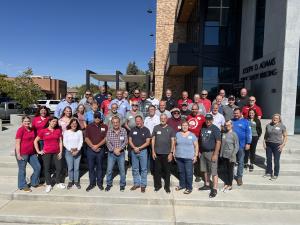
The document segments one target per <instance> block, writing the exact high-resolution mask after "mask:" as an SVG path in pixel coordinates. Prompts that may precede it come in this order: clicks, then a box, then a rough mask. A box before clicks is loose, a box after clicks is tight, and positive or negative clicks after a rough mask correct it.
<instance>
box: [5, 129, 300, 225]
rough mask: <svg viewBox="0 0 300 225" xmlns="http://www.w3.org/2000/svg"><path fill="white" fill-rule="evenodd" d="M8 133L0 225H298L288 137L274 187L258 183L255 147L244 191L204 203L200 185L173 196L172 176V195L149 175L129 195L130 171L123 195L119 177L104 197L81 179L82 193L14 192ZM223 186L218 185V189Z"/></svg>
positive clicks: (299, 196) (299, 144) (299, 182)
mask: <svg viewBox="0 0 300 225" xmlns="http://www.w3.org/2000/svg"><path fill="white" fill-rule="evenodd" d="M7 128H8V129H7V130H5V131H3V132H1V133H0V183H1V184H2V185H0V224H8V223H9V224H11V223H14V224H131V225H132V224H201V225H204V224H218V225H220V224H222V225H225V224H226V225H227V224H228V225H229V224H231V225H232V224H239V225H240V224H242V225H243V224H245V225H246V224H247V225H250V224H254V225H255V224H257V225H258V224H260V225H261V224H270V225H271V224H272V225H274V224H275V225H283V224H288V225H289V224H293V225H296V224H299V219H300V216H299V215H300V179H299V178H300V136H289V142H288V145H287V147H286V151H285V152H284V153H283V155H282V158H281V173H280V177H279V178H278V180H277V181H275V182H274V181H270V180H268V179H265V178H263V177H262V175H263V174H264V167H265V165H264V155H265V153H264V150H263V149H262V144H261V141H260V143H259V145H258V164H257V165H256V166H255V170H254V172H252V173H250V172H248V171H245V176H244V185H243V186H241V187H237V186H236V185H235V184H234V187H233V190H232V191H231V192H229V193H222V192H219V193H218V195H217V197H216V198H215V199H209V198H208V194H209V193H208V192H199V191H198V190H197V188H198V187H200V186H202V185H203V183H202V182H201V183H194V191H193V193H192V194H191V195H188V196H187V195H184V194H183V193H182V192H176V191H175V190H174V188H175V186H176V185H178V180H177V179H176V178H175V177H174V176H172V177H171V183H172V192H171V194H166V193H165V192H164V191H163V190H161V191H159V192H158V193H154V191H153V179H152V177H151V176H150V175H149V176H148V188H147V192H146V193H145V194H142V193H140V192H139V191H135V192H131V191H129V187H130V186H131V185H132V175H131V170H128V173H127V187H126V188H127V189H126V190H125V192H124V193H120V192H119V189H118V182H119V176H117V177H116V178H115V181H114V187H113V188H112V190H111V192H109V193H106V192H103V191H99V189H96V188H95V189H94V190H92V191H91V192H89V193H87V192H85V188H86V187H87V185H88V175H87V174H84V175H83V176H82V177H81V183H82V189H81V190H77V189H75V188H73V189H71V190H58V189H56V188H54V189H53V190H52V191H51V192H50V193H49V194H46V193H45V192H44V188H37V189H34V190H33V192H32V193H24V192H22V191H19V190H17V188H16V187H17V165H16V161H15V158H14V156H11V155H10V154H11V152H12V151H13V150H14V136H15V132H16V129H17V128H16V127H13V126H7ZM29 167H30V166H29ZM29 167H28V176H29V174H30V172H31V168H29ZM222 185H223V183H222V181H221V180H220V184H219V186H220V188H221V187H222Z"/></svg>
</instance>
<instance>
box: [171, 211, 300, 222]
mask: <svg viewBox="0 0 300 225" xmlns="http://www.w3.org/2000/svg"><path fill="white" fill-rule="evenodd" d="M174 212H175V217H176V224H178V225H186V224H189V225H194V224H195V225H196V224H197V225H298V224H299V211H297V210H284V211H282V210H265V209H243V208H239V209H235V208H231V207H226V208H225V207H216V208H213V209H212V208H210V207H205V206H203V207H190V206H175V207H174Z"/></svg>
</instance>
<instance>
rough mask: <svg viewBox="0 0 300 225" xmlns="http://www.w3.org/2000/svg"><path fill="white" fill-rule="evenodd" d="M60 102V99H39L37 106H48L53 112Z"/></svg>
mask: <svg viewBox="0 0 300 225" xmlns="http://www.w3.org/2000/svg"><path fill="white" fill-rule="evenodd" d="M58 103H60V100H38V101H37V106H46V107H47V108H48V109H49V110H50V112H51V113H53V112H54V111H55V109H56V107H57V105H58Z"/></svg>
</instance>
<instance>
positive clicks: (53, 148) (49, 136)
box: [34, 117, 66, 193]
mask: <svg viewBox="0 0 300 225" xmlns="http://www.w3.org/2000/svg"><path fill="white" fill-rule="evenodd" d="M47 125H48V126H47V128H45V129H42V130H41V131H40V132H39V134H38V136H37V137H36V138H35V140H34V147H35V150H36V152H37V153H38V154H39V155H42V158H43V163H44V171H45V178H46V184H47V186H46V192H47V193H48V192H50V191H51V189H52V186H51V171H50V168H51V164H53V163H54V165H55V173H56V184H57V187H58V188H60V189H64V188H65V187H66V186H65V185H64V183H62V177H61V171H62V150H63V145H62V131H61V129H60V128H59V126H58V119H57V118H56V117H50V118H49V121H48V124H47ZM40 140H43V141H44V146H43V148H42V149H40V148H39V144H38V142H39V141H40Z"/></svg>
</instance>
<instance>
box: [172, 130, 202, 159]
mask: <svg viewBox="0 0 300 225" xmlns="http://www.w3.org/2000/svg"><path fill="white" fill-rule="evenodd" d="M195 141H197V137H196V136H195V134H193V133H192V132H190V133H189V135H188V136H186V137H184V136H182V133H181V132H177V133H176V151H175V156H176V157H177V158H183V159H193V158H194V155H195V148H194V142H195Z"/></svg>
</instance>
